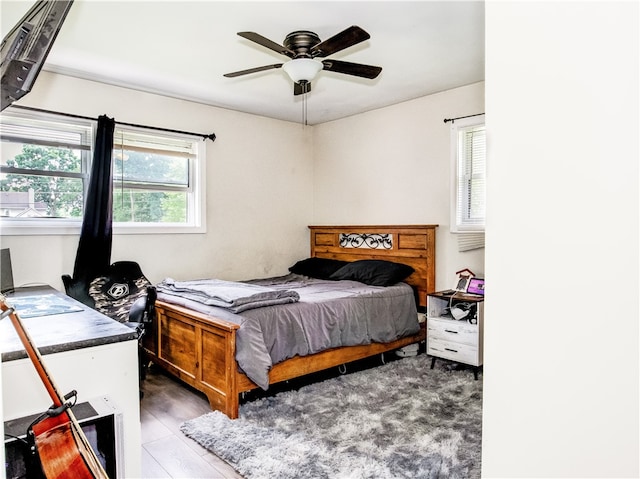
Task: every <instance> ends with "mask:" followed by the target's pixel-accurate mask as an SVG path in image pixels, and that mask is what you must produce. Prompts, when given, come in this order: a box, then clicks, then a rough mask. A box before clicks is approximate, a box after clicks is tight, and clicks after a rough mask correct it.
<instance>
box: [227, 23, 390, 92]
mask: <svg viewBox="0 0 640 479" xmlns="http://www.w3.org/2000/svg"><path fill="white" fill-rule="evenodd" d="M238 35H240V36H241V37H243V38H246V39H247V40H251V41H252V42H255V43H257V44H259V45H262V46H263V47H266V48H268V49H270V50H273V51H274V52H277V53H280V54H282V55H286V56H288V57H289V58H290V60H289V61H287V62H285V63H275V64H273V65H264V66H261V67H256V68H249V69H248V70H240V71H237V72H232V73H226V74H225V75H224V76H225V77H228V78H233V77H237V76H241V75H247V74H249V73H257V72H261V71H265V70H272V69H276V68H282V69H283V70H284V71H285V72H286V73H287V75H289V77H290V78H291V80H293V82H294V85H293V94H294V95H301V94H304V93H308V92H310V91H311V81H312V80H313V79H314V78H315V76H316V75H317V74H318V72H319V71H320V70H328V71H332V72H336V73H343V74H346V75H353V76H357V77H362V78H369V79H374V78H376V77H377V76H378V75H379V74H380V72H381V71H382V68H381V67H375V66H371V65H363V64H361V63H351V62H344V61H340V60H331V59H327V60H322V61H320V60H316V58H325V57H327V56H329V55H332V54H334V53H336V52H339V51H341V50H344V49H345V48H348V47H350V46H353V45H356V44H358V43H361V42H363V41H365V40H368V39H369V38H371V36H370V35H369V34H368V33H367V32H365V31H364V30H363V29H362V28H360V27H357V26H355V25H354V26H351V27H349V28H347V29H346V30H344V31H342V32H340V33H338V34H336V35H334V36H332V37H331V38H328V39H327V40H325V41H320V38H319V37H318V35H316V34H315V33H313V32H310V31H308V30H297V31H295V32H291V33H290V34H289V35H287V36H286V38H285V39H284V42H283V44H282V45H279V44H277V43H275V42H273V41H271V40H269V39H268V38H265V37H263V36H262V35H260V34H258V33H254V32H238Z"/></svg>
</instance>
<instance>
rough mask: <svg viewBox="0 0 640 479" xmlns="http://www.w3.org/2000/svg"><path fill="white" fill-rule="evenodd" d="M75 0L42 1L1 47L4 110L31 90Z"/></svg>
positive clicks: (0, 105)
mask: <svg viewBox="0 0 640 479" xmlns="http://www.w3.org/2000/svg"><path fill="white" fill-rule="evenodd" d="M72 3H73V0H55V1H51V0H49V1H44V0H41V1H39V2H36V4H35V5H34V6H33V7H32V8H31V9H30V10H29V11H28V12H27V13H26V14H25V15H24V16H23V17H22V19H21V20H20V21H19V22H18V23H17V24H16V26H15V27H13V29H12V30H11V31H10V32H9V33H8V34H7V35H6V36H5V37H4V39H3V40H2V45H1V46H0V89H1V93H2V97H1V98H0V111H2V110H4V109H5V108H6V107H8V106H9V105H11V104H12V103H13V102H14V101H16V100H18V99H19V98H21V97H23V96H24V95H26V94H27V93H29V92H30V91H31V88H32V87H33V84H34V83H35V81H36V78H37V77H38V74H39V73H40V70H41V69H42V66H43V65H44V62H45V60H46V59H47V55H49V51H50V50H51V47H52V46H53V42H54V41H55V39H56V37H57V36H58V32H59V31H60V28H61V27H62V23H63V22H64V20H65V18H66V17H67V13H68V12H69V9H70V8H71V4H72Z"/></svg>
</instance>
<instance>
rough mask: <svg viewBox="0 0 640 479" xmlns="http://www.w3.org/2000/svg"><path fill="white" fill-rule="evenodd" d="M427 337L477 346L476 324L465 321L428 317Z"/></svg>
mask: <svg viewBox="0 0 640 479" xmlns="http://www.w3.org/2000/svg"><path fill="white" fill-rule="evenodd" d="M427 337H428V338H433V339H440V340H444V341H453V342H456V343H462V344H471V345H473V346H477V344H478V326H476V325H473V324H469V323H467V322H466V321H450V320H438V319H429V320H427Z"/></svg>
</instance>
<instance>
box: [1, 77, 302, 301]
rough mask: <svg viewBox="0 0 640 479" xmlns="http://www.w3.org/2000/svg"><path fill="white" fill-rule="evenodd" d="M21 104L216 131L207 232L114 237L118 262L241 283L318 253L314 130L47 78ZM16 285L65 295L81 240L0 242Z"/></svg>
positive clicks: (155, 275) (150, 271) (210, 146)
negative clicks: (312, 241)
mask: <svg viewBox="0 0 640 479" xmlns="http://www.w3.org/2000/svg"><path fill="white" fill-rule="evenodd" d="M21 104H23V105H27V106H35V107H38V108H44V109H48V110H53V111H59V112H64V113H72V114H77V115H84V116H90V117H97V116H99V115H101V114H107V115H108V116H110V117H113V118H115V119H116V121H123V122H127V123H137V124H143V125H149V126H157V127H163V128H172V129H178V130H186V131H194V132H198V133H211V132H215V133H216V135H217V140H216V141H215V142H214V143H212V142H210V141H207V165H206V169H207V180H206V185H207V188H206V190H207V191H206V194H207V233H206V234H172V235H118V234H116V235H114V238H113V253H112V260H113V261H117V260H125V259H128V260H134V261H137V262H138V263H140V265H141V266H142V269H143V271H144V272H145V274H146V275H147V276H148V277H149V279H150V280H151V281H152V282H154V283H155V282H158V281H161V280H162V279H163V278H164V277H166V276H171V277H174V278H176V279H189V278H191V279H192V278H200V277H210V276H215V277H219V278H223V279H230V280H239V279H248V278H254V277H265V276H275V275H278V274H285V273H286V272H287V270H286V268H287V267H288V266H290V265H291V264H293V263H294V262H295V261H296V260H298V259H300V258H302V257H305V256H307V255H308V254H309V243H308V229H307V225H308V224H310V223H311V218H312V215H311V212H312V199H311V194H310V191H311V190H312V187H313V183H312V173H313V164H312V153H311V151H312V150H311V146H312V145H311V140H312V138H311V130H310V128H303V127H302V126H301V125H298V124H295V123H290V122H284V121H278V120H271V119H267V118H264V117H258V116H255V115H248V114H243V113H237V112H233V111H230V110H225V109H221V108H214V107H210V106H205V105H200V104H197V103H192V102H187V101H181V100H176V99H172V98H167V97H162V96H159V95H153V94H148V93H142V92H139V91H134V90H129V89H125V88H118V87H113V86H108V85H104V84H100V83H96V82H91V81H86V80H80V79H77V78H72V77H68V76H63V75H56V74H53V73H49V72H42V74H41V76H40V77H39V78H38V82H37V83H36V85H35V88H34V90H33V91H32V92H31V93H30V94H29V95H27V96H25V97H24V99H23V100H22V101H21ZM0 242H1V244H2V247H3V248H5V247H9V248H11V255H12V263H13V268H14V276H15V278H14V279H15V283H16V284H18V285H20V284H24V283H31V282H38V283H47V284H50V285H52V286H53V287H55V288H57V289H60V290H63V287H62V281H61V279H60V277H61V275H62V274H65V273H68V274H71V273H72V270H73V264H74V260H75V253H76V248H77V245H78V236H77V235H70V236H6V235H3V236H0Z"/></svg>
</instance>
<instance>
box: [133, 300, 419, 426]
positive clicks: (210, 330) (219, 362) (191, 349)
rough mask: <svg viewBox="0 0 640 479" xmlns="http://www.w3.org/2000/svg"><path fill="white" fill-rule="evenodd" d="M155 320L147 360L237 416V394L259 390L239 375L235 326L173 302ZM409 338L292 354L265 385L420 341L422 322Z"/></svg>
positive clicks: (147, 338)
mask: <svg viewBox="0 0 640 479" xmlns="http://www.w3.org/2000/svg"><path fill="white" fill-rule="evenodd" d="M156 310H157V320H156V322H155V323H154V324H153V328H151V330H150V331H148V332H147V334H146V335H145V337H144V340H143V343H144V348H145V351H146V353H147V355H148V357H149V359H150V360H151V361H153V362H154V363H156V364H158V365H159V366H161V367H162V368H163V369H165V370H166V371H168V372H169V373H171V374H173V375H174V376H176V377H177V378H179V379H180V380H182V381H184V382H185V383H187V384H189V385H190V386H192V387H194V388H195V389H197V390H198V391H201V392H203V393H204V394H205V395H206V396H207V399H208V400H209V404H210V405H211V409H214V410H218V411H222V412H223V413H224V414H226V415H227V416H229V417H230V418H231V419H235V418H237V417H238V406H239V395H240V393H242V392H245V391H251V390H252V389H257V388H258V386H257V385H256V384H255V383H254V382H253V381H251V380H250V379H249V378H248V377H247V376H246V375H245V374H243V373H241V372H239V371H238V364H237V362H236V359H235V353H236V351H235V349H236V348H235V336H236V331H237V329H238V327H239V326H238V325H236V324H233V323H229V322H227V321H223V320H220V319H216V318H212V317H209V316H206V315H204V314H201V313H198V312H195V311H193V310H190V309H187V308H183V307H180V306H176V305H173V304H168V303H163V302H161V301H158V302H157V303H156ZM421 326H422V327H421V328H420V331H419V332H418V333H417V334H415V335H412V336H407V337H405V338H401V339H398V340H396V341H393V342H390V343H372V344H367V345H360V346H347V347H342V348H334V349H329V350H327V351H323V352H320V353H317V354H312V355H309V356H296V357H294V358H291V359H288V360H287V361H284V362H282V363H279V364H276V365H274V366H273V367H272V369H271V371H270V373H269V383H270V384H275V383H278V382H281V381H286V380H289V379H293V378H297V377H300V376H304V375H306V374H311V373H314V372H318V371H322V370H324V369H328V368H331V367H334V366H339V365H341V364H345V363H349V362H352V361H356V360H358V359H363V358H367V357H370V356H374V355H377V354H381V353H384V352H386V351H392V350H394V349H398V348H402V347H404V346H407V345H409V344H413V343H417V342H420V341H424V340H425V338H426V337H425V328H424V323H423V324H422V325H421Z"/></svg>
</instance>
